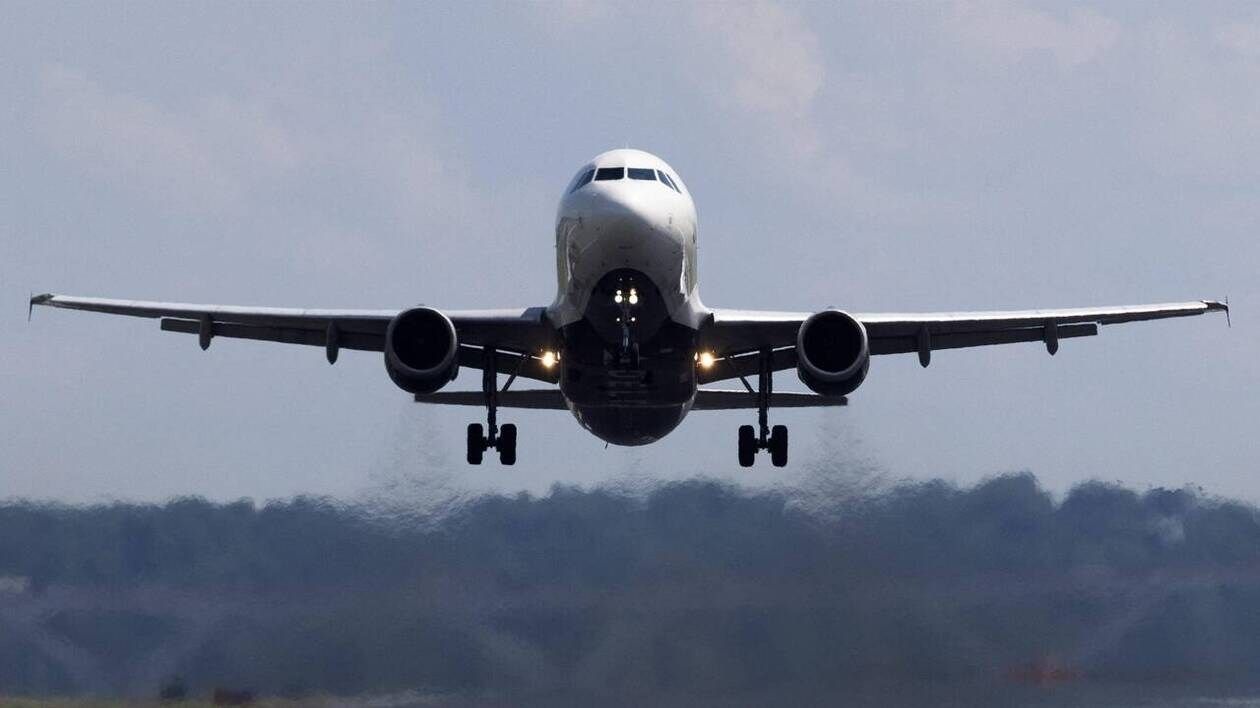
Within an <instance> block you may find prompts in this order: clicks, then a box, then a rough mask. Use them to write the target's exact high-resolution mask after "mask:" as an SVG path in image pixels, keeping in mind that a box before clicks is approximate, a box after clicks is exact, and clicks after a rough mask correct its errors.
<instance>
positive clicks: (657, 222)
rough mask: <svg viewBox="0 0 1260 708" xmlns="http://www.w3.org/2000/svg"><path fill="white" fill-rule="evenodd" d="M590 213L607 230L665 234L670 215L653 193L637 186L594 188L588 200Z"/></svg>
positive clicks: (608, 232)
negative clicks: (635, 187)
mask: <svg viewBox="0 0 1260 708" xmlns="http://www.w3.org/2000/svg"><path fill="white" fill-rule="evenodd" d="M588 208H589V210H590V215H591V216H592V217H593V221H594V222H596V223H598V224H599V225H600V226H601V227H602V228H601V230H602V231H604V232H605V233H606V234H624V235H627V236H629V235H631V234H637V235H639V236H640V237H641V236H643V235H647V234H656V235H665V234H667V233H668V232H669V215H668V214H665V213H662V210H661V209H660V207H659V205H658V204H657V203H656V202H655V201H654V200H652V199H651V198H650V195H647V194H643V193H640V190H637V189H628V188H624V187H623V188H610V189H603V190H599V191H597V192H594V193H593V194H592V195H591V199H590V201H589V202H588Z"/></svg>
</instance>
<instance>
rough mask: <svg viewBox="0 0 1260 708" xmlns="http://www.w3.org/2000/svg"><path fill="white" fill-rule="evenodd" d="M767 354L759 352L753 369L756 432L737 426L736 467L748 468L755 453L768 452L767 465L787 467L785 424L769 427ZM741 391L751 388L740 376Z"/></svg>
mask: <svg viewBox="0 0 1260 708" xmlns="http://www.w3.org/2000/svg"><path fill="white" fill-rule="evenodd" d="M770 356H771V352H770V350H769V349H763V350H761V354H760V355H758V357H757V359H758V366H757V369H758V371H757V392H756V393H757V424H758V425H757V428H758V429H757V430H754V429H753V426H751V425H741V426H739V464H740V466H741V467H752V465H753V460H754V459H755V458H756V456H757V451H758V450H769V451H770V463H771V464H773V465H774V466H775V467H783V466H784V465H786V464H787V457H788V430H787V426H786V425H776V426H774V427H773V428H771V427H770V423H769V419H770V394H771V393H773V391H774V371H773V369H771V366H770ZM740 380H741V381H743V382H744V388H746V389H748V391H749V393H752V386H749V385H748V381H747V380H745V379H744V378H743V377H742V376H741V377H740Z"/></svg>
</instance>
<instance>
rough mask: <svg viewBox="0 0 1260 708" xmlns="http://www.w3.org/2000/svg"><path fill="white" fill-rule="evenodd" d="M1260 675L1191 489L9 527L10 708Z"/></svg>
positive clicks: (744, 494)
mask: <svg viewBox="0 0 1260 708" xmlns="http://www.w3.org/2000/svg"><path fill="white" fill-rule="evenodd" d="M1258 656H1260V517H1258V516H1257V512H1256V510H1255V509H1254V508H1252V507H1251V506H1248V505H1245V504H1241V503H1234V502H1229V501H1225V500H1219V499H1215V498H1211V497H1208V496H1206V495H1204V494H1202V493H1201V492H1197V491H1194V490H1190V489H1183V490H1163V489H1157V490H1151V491H1147V492H1144V493H1137V492H1134V491H1132V490H1128V489H1125V488H1123V487H1120V486H1116V485H1111V484H1106V483H1099V482H1090V483H1085V484H1082V485H1079V486H1077V487H1076V488H1074V489H1072V490H1071V491H1070V492H1069V493H1067V494H1066V495H1065V496H1064V497H1063V498H1062V499H1061V500H1056V499H1055V498H1054V497H1053V496H1052V495H1051V494H1049V493H1047V492H1046V491H1045V490H1043V489H1041V488H1040V487H1039V486H1038V484H1037V482H1036V480H1035V479H1034V478H1033V477H1032V476H1031V475H1027V474H1022V475H1012V476H1003V477H999V478H995V479H992V480H990V481H987V482H985V483H982V484H979V485H977V486H974V487H970V488H958V487H956V486H953V485H950V484H947V483H943V482H930V483H916V484H905V485H902V486H898V487H895V488H892V489H888V490H886V491H885V492H883V493H880V494H868V495H862V496H847V497H841V498H836V499H821V500H820V499H819V498H818V497H817V495H812V496H808V497H806V496H804V495H800V494H797V493H795V492H793V491H790V490H780V491H773V490H771V491H767V490H749V489H742V488H737V487H734V486H730V485H726V484H721V483H716V482H709V481H692V482H683V483H670V484H662V485H660V486H658V487H655V488H653V489H651V490H647V491H642V492H637V493H631V492H624V491H616V490H612V489H594V490H580V489H571V488H562V487H557V488H555V489H554V490H553V491H552V492H551V493H549V494H547V495H546V496H543V497H533V496H528V495H519V496H498V495H491V496H485V497H480V498H476V499H472V500H469V501H467V502H466V503H465V504H463V505H461V506H459V507H458V508H457V509H455V510H453V511H449V512H447V513H445V514H444V515H443V516H441V517H440V518H433V517H426V518H420V517H406V516H403V517H399V516H397V515H393V514H383V513H378V511H377V510H374V509H373V508H372V507H370V506H365V505H346V504H338V503H333V502H331V501H328V500H322V499H310V498H300V499H295V500H291V501H283V502H269V503H267V504H265V505H262V506H257V505H255V504H253V503H251V502H248V501H242V502H237V503H231V504H215V503H210V502H207V501H204V500H199V499H177V500H173V501H171V502H169V503H167V504H162V505H136V504H112V505H103V506H91V507H70V506H59V505H47V504H31V503H20V502H14V503H8V504H6V505H3V506H0V693H19V694H48V693H57V694H76V693H94V694H99V695H137V696H140V695H146V696H147V695H155V694H156V692H157V690H158V687H159V686H160V685H161V684H162V683H163V682H164V681H168V680H169V679H170V677H172V676H179V677H181V679H182V680H183V681H185V682H186V683H187V685H188V686H189V688H190V690H191V691H193V692H194V693H197V692H201V693H204V692H205V691H208V690H209V689H210V688H211V687H214V686H231V687H241V688H248V689H250V690H252V691H255V692H257V693H260V694H264V695H288V696H302V695H309V694H314V693H320V694H327V693H332V694H339V695H352V694H361V693H380V692H391V691H403V690H423V691H431V692H434V693H436V694H441V695H447V696H462V697H469V696H476V697H482V698H493V697H498V698H500V699H503V700H508V701H512V702H515V701H516V700H524V699H526V698H533V699H536V700H538V701H540V702H544V703H547V702H553V701H556V700H559V699H560V698H561V697H565V698H572V699H573V700H574V702H577V703H583V702H590V701H594V700H597V699H607V698H608V697H616V699H618V700H620V701H622V702H625V703H642V702H643V701H647V700H656V701H660V700H665V699H668V698H669V697H674V698H676V699H677V701H678V702H679V703H687V702H691V701H694V700H695V699H696V697H705V698H708V699H712V700H714V701H717V702H722V701H736V700H746V701H748V702H751V703H757V702H762V701H766V700H771V699H772V698H774V699H782V698H783V697H785V696H790V697H793V698H795V699H796V700H798V701H808V700H810V699H813V700H817V701H819V702H826V701H827V700H828V699H829V698H836V697H837V696H845V697H848V698H850V699H852V700H853V701H854V702H861V701H862V700H866V701H869V702H871V703H873V704H878V703H879V702H880V701H881V700H889V696H890V695H893V694H896V695H903V694H904V692H906V691H918V690H922V691H926V692H927V694H926V695H931V696H933V697H934V698H935V699H939V698H940V696H941V692H942V691H944V692H945V694H946V695H952V696H957V697H960V698H959V701H960V702H963V703H965V702H966V701H968V700H975V698H976V695H977V694H976V692H981V694H982V695H983V696H984V697H985V698H986V699H988V700H1003V699H1002V698H1000V697H1003V696H1006V695H1007V692H1010V691H1022V690H1032V689H1028V688H1027V686H1029V685H1034V686H1039V687H1043V688H1044V687H1046V686H1081V685H1103V684H1105V685H1113V684H1117V683H1120V684H1133V685H1142V686H1148V687H1150V686H1157V687H1162V688H1163V689H1164V690H1167V689H1168V688H1169V687H1173V686H1187V687H1193V689H1194V690H1196V691H1199V690H1207V689H1210V690H1212V691H1226V690H1238V689H1246V688H1250V687H1257V686H1260V671H1257V668H1260V666H1257V659H1256V657H1258ZM908 687H909V688H908ZM915 687H918V688H915ZM1036 690H1042V689H1041V688H1038V689H1036ZM1056 690H1057V689H1056ZM890 692H892V693H890ZM915 695H917V694H915ZM908 700H909V699H908ZM934 702H937V703H940V702H941V701H940V700H934Z"/></svg>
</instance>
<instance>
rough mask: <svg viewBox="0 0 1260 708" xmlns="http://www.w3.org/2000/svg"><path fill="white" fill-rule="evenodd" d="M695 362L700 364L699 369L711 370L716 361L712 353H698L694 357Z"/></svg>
mask: <svg viewBox="0 0 1260 708" xmlns="http://www.w3.org/2000/svg"><path fill="white" fill-rule="evenodd" d="M696 361H697V362H698V363H699V364H700V368H701V369H708V368H712V366H713V363H714V362H716V361H717V357H715V356H713V352H700V353H699V354H698V355H696Z"/></svg>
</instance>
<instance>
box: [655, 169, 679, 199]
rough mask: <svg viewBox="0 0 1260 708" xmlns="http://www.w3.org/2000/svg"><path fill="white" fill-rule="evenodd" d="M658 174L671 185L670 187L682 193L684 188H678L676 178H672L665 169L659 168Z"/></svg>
mask: <svg viewBox="0 0 1260 708" xmlns="http://www.w3.org/2000/svg"><path fill="white" fill-rule="evenodd" d="M656 174H658V175H660V176H661V181H662V182H664V183H665V184H667V185H669V188H670V189H672V190H674V191H675V192H678V193H679V194H682V190H681V189H679V188H678V185H676V184H674V180H672V179H670V178H669V175H667V174H665V171H664V170H657V171H656Z"/></svg>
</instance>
